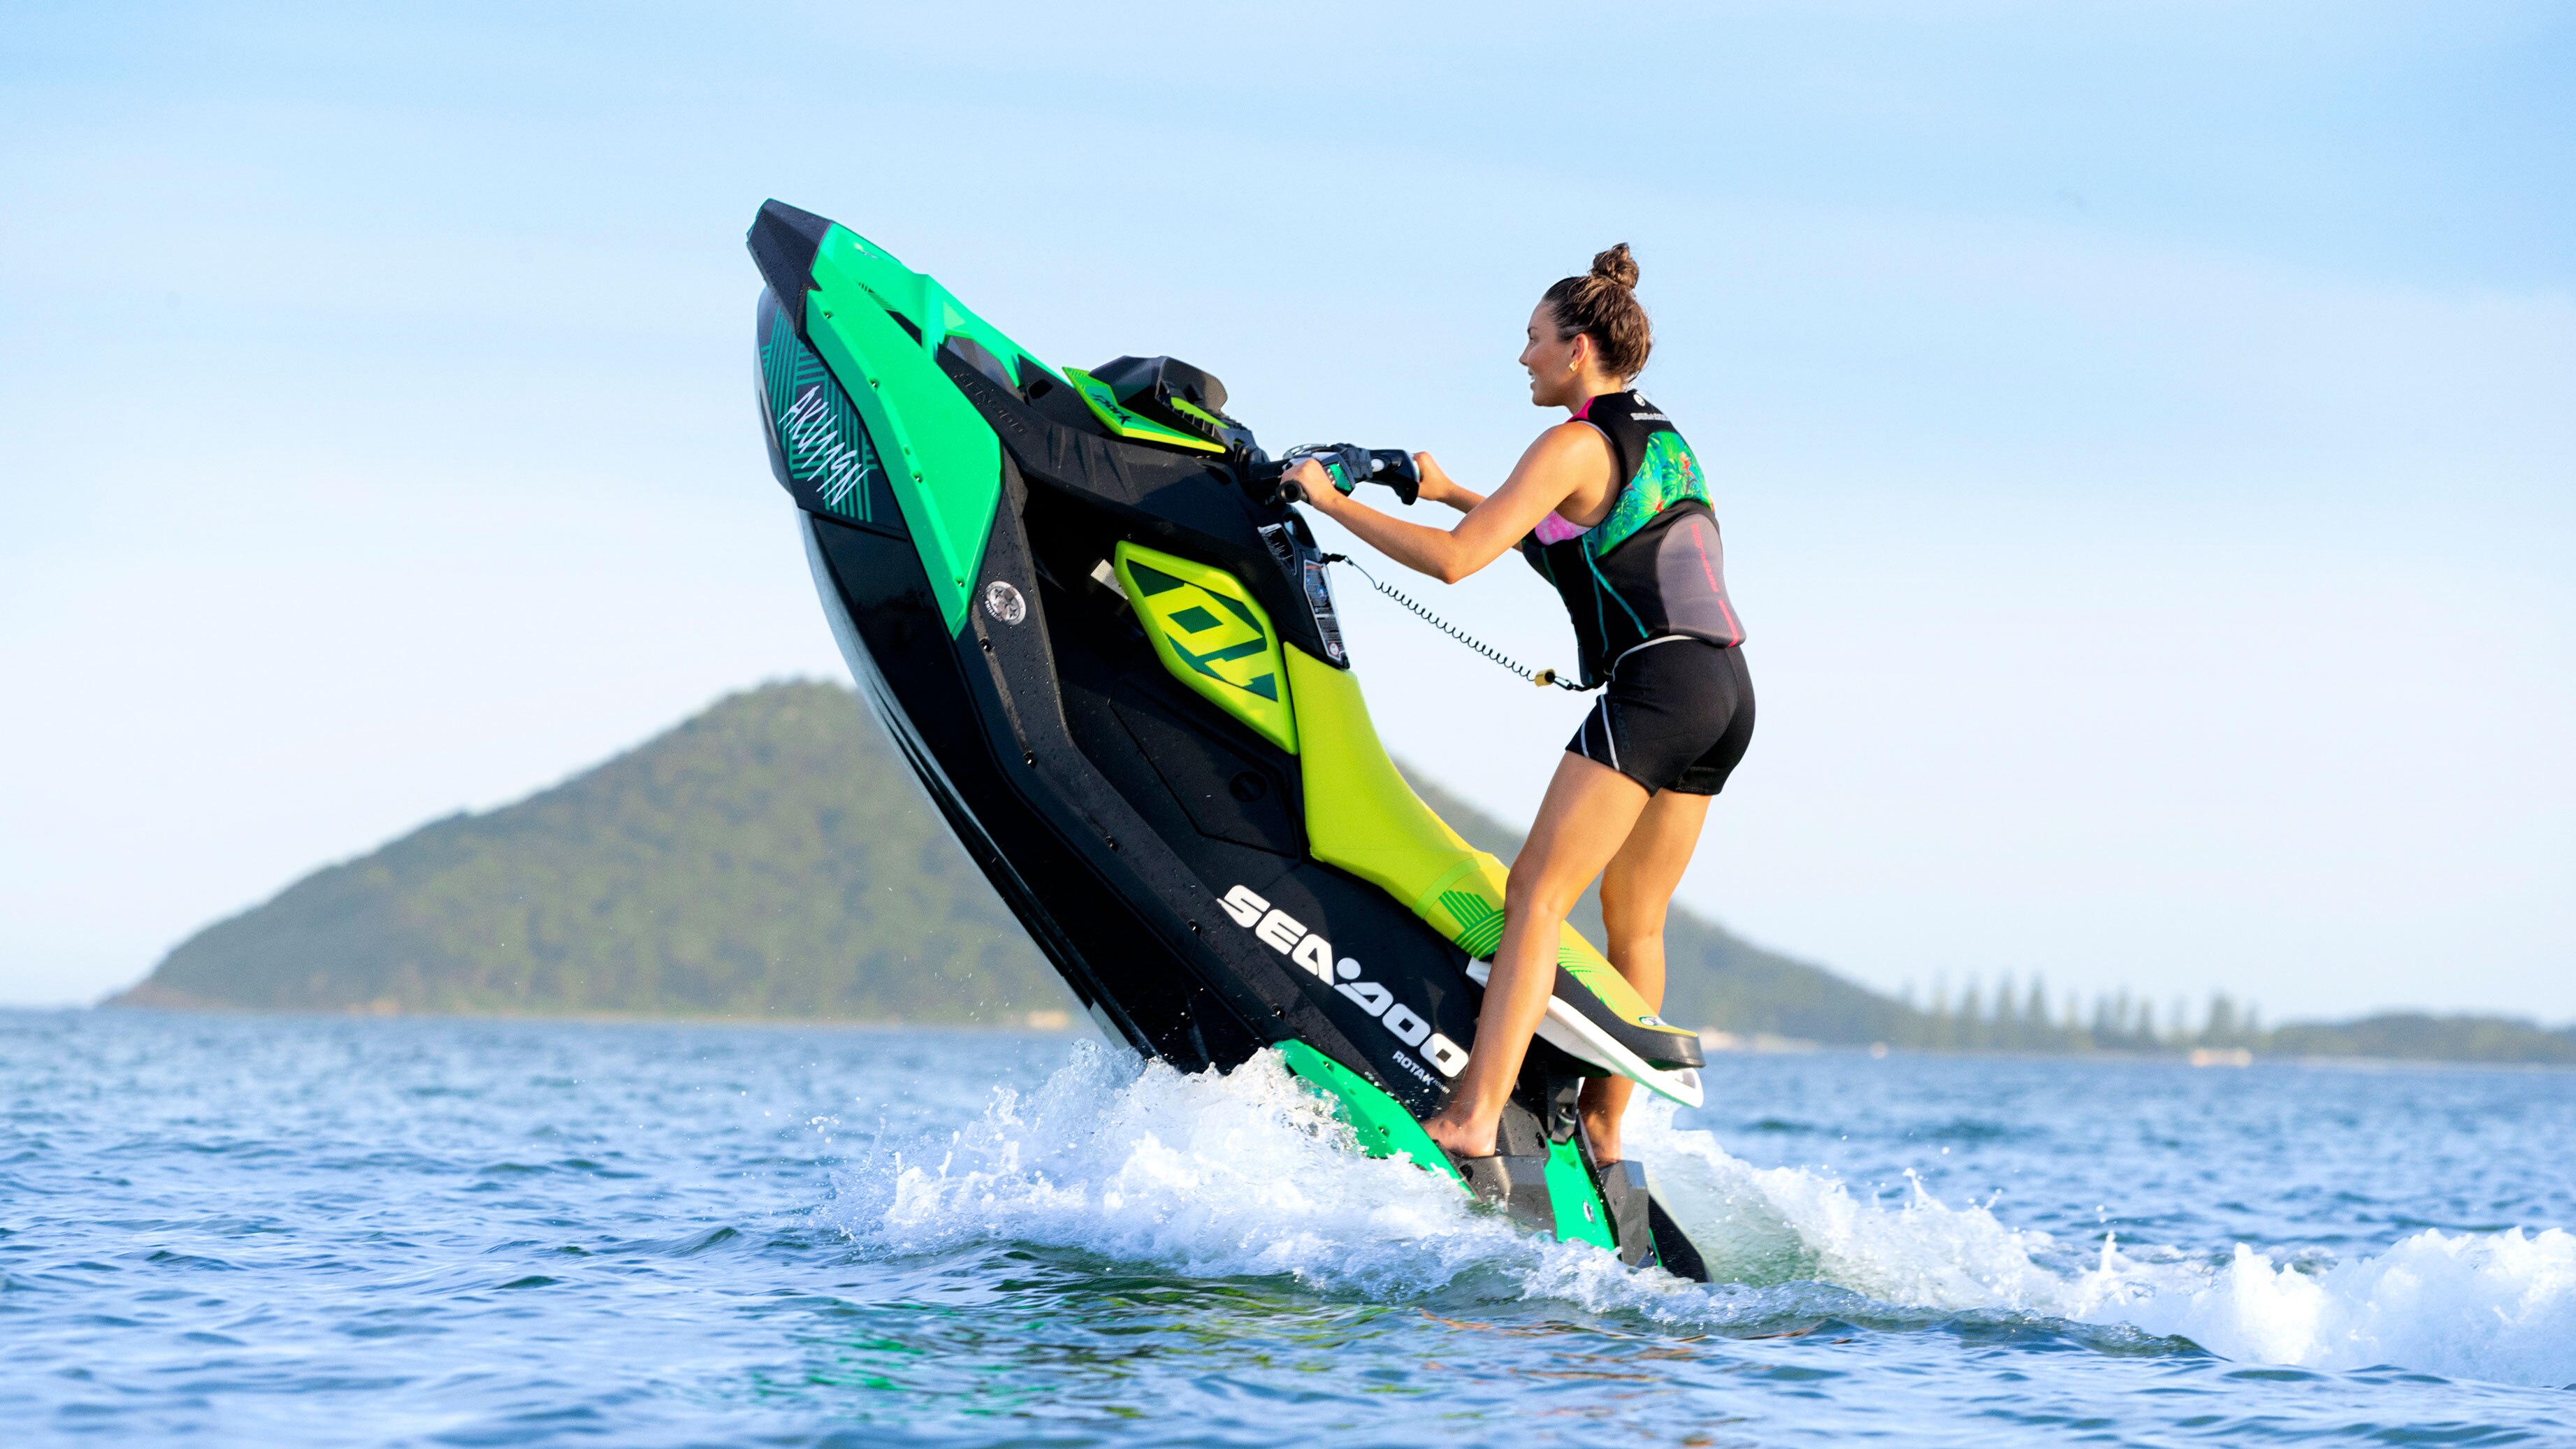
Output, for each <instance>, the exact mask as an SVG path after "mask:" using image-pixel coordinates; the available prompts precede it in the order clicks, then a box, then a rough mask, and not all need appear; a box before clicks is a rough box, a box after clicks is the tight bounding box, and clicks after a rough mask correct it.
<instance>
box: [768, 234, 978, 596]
mask: <svg viewBox="0 0 2576 1449" xmlns="http://www.w3.org/2000/svg"><path fill="white" fill-rule="evenodd" d="M895 274H900V276H902V277H911V278H913V281H914V282H916V283H918V284H920V285H917V286H913V287H911V288H910V291H911V295H912V299H913V301H914V302H915V304H916V305H918V303H919V302H920V300H921V299H922V298H923V297H924V296H927V295H929V290H928V289H931V288H935V287H936V285H937V284H936V283H933V282H931V280H930V279H929V278H927V277H921V276H918V275H916V274H914V273H911V272H908V271H905V270H904V268H903V266H902V264H901V263H898V262H896V261H895V260H894V259H893V258H892V257H890V256H887V255H885V254H884V253H883V252H880V251H878V250H876V248H874V247H872V246H870V245H869V244H868V243H867V242H866V241H865V240H864V239H862V238H861V237H859V236H858V235H857V234H856V233H854V232H852V231H850V230H849V229H848V228H846V227H839V226H835V227H833V228H832V230H831V231H830V232H829V233H827V234H826V235H825V236H824V238H823V246H822V249H821V250H820V251H818V252H817V253H816V254H815V257H814V291H813V293H812V294H811V295H810V296H808V297H807V299H806V304H805V332H806V335H807V337H808V338H810V339H811V340H812V342H813V344H814V350H815V351H816V352H818V353H820V354H821V355H822V358H823V361H824V362H825V363H826V364H827V365H829V366H830V367H831V369H832V372H833V374H834V375H835V376H837V377H838V378H839V379H840V381H841V387H842V389H843V390H844V391H845V392H847V393H848V394H849V397H850V401H851V403H852V404H853V405H855V406H856V407H857V408H858V411H859V415H860V417H861V419H862V420H863V421H864V422H865V423H866V424H867V429H868V433H869V435H870V436H871V437H872V438H873V439H874V440H875V441H876V444H877V446H878V448H879V449H880V450H881V451H880V455H879V456H880V458H881V459H882V461H883V463H884V464H885V468H886V474H887V477H888V479H889V480H890V481H891V482H892V483H893V484H894V491H895V497H896V500H897V501H898V502H899V503H901V504H902V506H903V513H904V522H905V524H906V526H907V527H908V528H909V529H910V531H911V533H912V539H913V543H914V545H915V546H916V547H918V548H919V549H920V550H921V564H922V568H923V570H924V571H925V572H926V573H928V574H929V576H930V589H931V593H932V594H933V595H934V596H935V597H937V599H938V600H939V612H940V616H941V617H942V618H943V619H944V620H945V621H946V622H947V625H948V629H949V632H951V633H952V634H953V633H955V632H957V631H959V630H961V629H963V628H965V627H966V611H967V594H968V593H969V592H970V589H971V586H972V585H973V582H974V579H975V575H976V573H977V572H978V570H979V569H980V568H981V567H982V565H983V559H984V542H985V540H986V539H987V538H988V537H989V536H990V535H991V533H992V527H993V510H994V508H995V507H996V506H997V505H998V504H999V502H1000V500H1001V496H1002V445H1001V440H1000V439H998V438H996V437H994V436H993V430H992V429H991V428H989V427H987V426H985V424H984V419H983V418H982V417H981V416H980V415H978V414H977V413H976V411H975V408H974V405H973V404H971V403H969V402H967V401H966V398H965V395H964V394H962V393H960V392H958V390H957V387H956V384H954V383H952V382H950V381H949V380H948V377H947V374H945V373H943V372H941V371H940V370H939V364H938V363H937V362H936V361H934V360H933V355H934V353H935V351H936V349H937V346H938V342H939V340H940V339H941V338H942V337H943V336H944V335H945V334H944V333H939V332H934V331H927V330H925V332H924V333H923V339H924V340H922V341H916V340H914V338H913V337H912V335H911V334H910V333H908V332H906V331H904V330H903V328H902V327H901V326H899V325H897V323H896V322H895V320H894V318H893V317H892V316H890V315H888V311H889V308H890V307H892V306H893V301H892V299H889V298H887V297H886V296H885V295H884V294H882V293H880V292H878V291H877V290H876V288H875V287H874V286H871V285H870V284H869V279H870V278H872V277H873V278H875V279H876V280H877V281H878V282H880V283H883V284H885V285H888V286H895V285H896V283H897V281H899V278H897V277H896V275H895ZM985 330H986V331H988V332H989V331H990V329H989V328H988V329H985ZM992 335H993V336H995V337H997V338H1000V334H999V333H993V334H992ZM978 340H981V339H978ZM1001 342H1002V346H1003V347H1004V348H1007V349H1008V351H1000V350H997V351H996V354H995V355H997V356H1017V355H1020V354H1019V349H1018V348H1017V347H1016V346H1015V345H1013V344H1011V342H1010V340H1009V339H1008V338H1001Z"/></svg>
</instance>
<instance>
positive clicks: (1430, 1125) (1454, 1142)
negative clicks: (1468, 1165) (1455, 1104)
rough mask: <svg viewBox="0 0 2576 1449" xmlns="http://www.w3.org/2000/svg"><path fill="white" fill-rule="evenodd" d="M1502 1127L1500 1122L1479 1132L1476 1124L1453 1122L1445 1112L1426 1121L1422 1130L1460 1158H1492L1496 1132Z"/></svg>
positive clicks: (1489, 1124)
mask: <svg viewBox="0 0 2576 1449" xmlns="http://www.w3.org/2000/svg"><path fill="white" fill-rule="evenodd" d="M1501 1125H1502V1124H1501V1123H1499V1122H1494V1123H1488V1124H1487V1125H1486V1127H1485V1129H1484V1130H1483V1131H1481V1132H1479V1131H1478V1130H1476V1126H1475V1124H1474V1123H1472V1122H1454V1121H1451V1120H1450V1118H1449V1114H1448V1113H1446V1112H1443V1113H1441V1114H1440V1115H1439V1116H1437V1117H1432V1118H1429V1119H1427V1120H1425V1121H1424V1122H1423V1124H1422V1130H1423V1131H1424V1132H1427V1133H1429V1134H1430V1136H1431V1140H1432V1141H1434V1142H1437V1143H1439V1144H1440V1145H1441V1146H1442V1147H1444V1148H1447V1149H1448V1150H1449V1151H1450V1152H1452V1153H1455V1154H1456V1155H1458V1156H1460V1157H1491V1156H1493V1155H1494V1130H1495V1128H1497V1127H1499V1126H1501Z"/></svg>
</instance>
